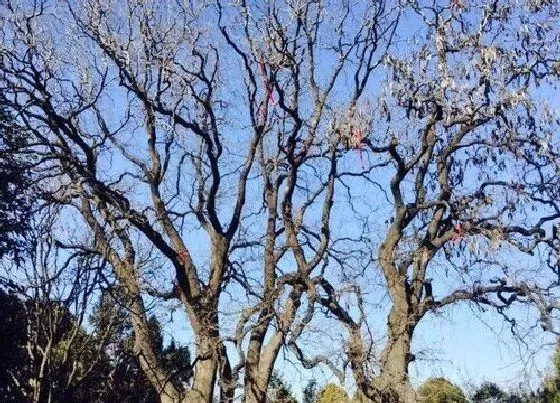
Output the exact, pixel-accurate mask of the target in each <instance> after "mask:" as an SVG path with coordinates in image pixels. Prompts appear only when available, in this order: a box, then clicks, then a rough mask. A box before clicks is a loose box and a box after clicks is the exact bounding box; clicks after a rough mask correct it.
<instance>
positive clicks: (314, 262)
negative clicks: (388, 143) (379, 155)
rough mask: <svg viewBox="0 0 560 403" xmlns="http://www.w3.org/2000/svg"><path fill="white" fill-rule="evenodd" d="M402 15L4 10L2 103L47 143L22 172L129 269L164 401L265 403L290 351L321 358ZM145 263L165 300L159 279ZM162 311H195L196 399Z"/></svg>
mask: <svg viewBox="0 0 560 403" xmlns="http://www.w3.org/2000/svg"><path fill="white" fill-rule="evenodd" d="M399 14H400V8H398V7H395V8H391V7H388V6H387V5H386V4H385V3H384V2H381V1H376V2H368V3H366V4H362V3H361V2H355V3H353V2H346V1H345V2H342V3H340V4H339V3H338V2H333V3H329V2H322V1H309V2H301V1H282V2H273V1H272V2H262V3H261V2H257V3H255V4H251V5H249V4H247V3H246V2H239V3H236V2H232V3H229V2H228V3H226V2H221V1H214V2H202V1H201V2H192V3H186V2H185V3H182V2H173V3H171V2H168V3H165V4H162V3H160V2H157V1H148V2H145V1H136V0H134V1H133V0H131V1H127V2H111V1H102V0H88V1H78V2H68V3H67V4H55V5H51V4H48V3H47V2H46V1H44V2H37V3H35V4H34V5H33V6H31V7H29V6H27V5H26V4H25V3H23V4H18V3H17V2H7V4H6V6H4V8H3V9H2V15H4V16H5V18H3V20H2V37H3V40H4V41H3V42H4V44H3V45H2V48H1V70H2V73H1V74H2V76H1V78H0V82H1V84H0V85H1V87H0V88H1V91H2V93H3V94H4V96H5V98H6V104H7V105H8V107H9V109H10V110H11V111H13V112H14V113H15V114H16V118H17V120H18V122H20V124H21V125H22V126H24V127H25V128H26V129H28V130H29V131H30V133H31V137H32V141H30V142H29V144H27V146H26V147H25V150H22V152H26V153H31V154H34V155H36V156H37V158H38V160H39V163H38V164H37V169H38V170H40V171H41V172H43V174H44V175H45V177H46V178H49V182H48V183H49V186H50V187H51V189H49V190H50V192H49V194H51V195H52V196H51V197H50V198H49V201H50V202H52V203H57V204H62V205H65V206H67V209H72V208H74V209H75V210H74V211H77V212H78V213H79V214H80V215H81V217H82V218H83V222H84V223H85V224H86V225H87V227H89V230H90V231H91V232H92V233H93V236H94V237H95V247H96V250H97V251H98V252H99V253H100V254H101V255H102V256H103V257H104V258H105V259H106V260H107V261H108V262H109V263H110V265H111V266H112V268H113V270H114V272H115V274H116V276H117V278H118V281H119V282H120V285H121V287H122V288H123V289H124V290H125V294H126V298H127V301H131V302H130V314H131V317H132V322H133V325H134V331H135V352H136V354H137V356H138V357H139V360H140V363H141V366H142V369H143V370H144V372H145V374H146V376H147V377H148V379H149V380H150V382H151V383H152V384H153V385H154V387H155V388H156V389H157V390H158V393H159V394H160V396H161V399H162V401H164V402H167V401H169V402H176V401H189V402H194V401H201V402H209V401H210V400H211V399H212V395H213V390H214V385H215V383H216V380H217V379H219V385H220V393H221V399H222V401H224V402H226V401H228V402H229V401H232V400H233V399H234V398H235V393H236V389H237V388H238V383H239V381H240V380H241V379H243V383H244V390H245V398H246V401H247V402H263V401H265V399H266V389H267V387H268V383H269V382H270V379H271V375H272V371H273V368H274V364H275V361H276V358H277V356H278V353H279V351H280V349H281V347H282V346H284V345H289V346H290V347H291V348H292V351H294V352H295V354H296V355H298V356H300V355H301V351H300V350H299V348H298V347H297V345H296V343H295V340H297V338H298V336H299V335H301V334H302V332H303V331H304V328H305V326H306V325H307V324H308V323H309V321H310V320H311V317H312V316H313V313H314V311H315V306H316V296H314V293H315V286H314V284H315V283H317V282H318V281H319V279H321V277H322V276H321V271H322V270H324V267H325V264H326V258H327V256H328V255H329V253H328V251H329V249H330V247H331V246H332V245H333V244H334V243H335V242H336V239H333V237H332V235H331V228H330V226H331V225H330V223H331V213H332V209H333V205H334V194H335V183H336V182H337V180H341V178H343V177H344V176H354V175H359V174H360V173H359V171H361V170H360V169H359V167H360V165H361V166H362V167H364V164H365V160H364V158H365V156H364V154H365V150H363V149H362V148H363V147H364V145H365V144H366V143H367V142H366V135H367V132H368V130H370V120H369V118H368V114H369V113H370V111H369V104H368V103H367V102H366V100H365V99H364V93H365V92H364V91H365V89H366V86H367V83H368V82H369V80H370V77H371V75H372V72H374V71H375V69H376V68H377V67H379V66H380V65H381V61H382V60H384V58H385V55H386V53H387V51H388V49H389V45H390V43H391V40H392V38H393V35H394V33H395V30H396V27H397V22H398V18H399ZM62 27H64V28H62ZM237 66H239V67H237ZM348 82H349V83H350V84H348ZM139 139H143V140H142V141H141V142H140V141H138V140H139ZM357 155H359V159H360V161H361V162H357V161H356V158H355V157H356V156H357ZM346 156H348V158H346ZM340 160H351V161H353V163H352V164H351V165H350V167H349V168H348V167H343V168H341V167H339V161H340ZM364 169H365V167H364ZM356 171H358V173H356ZM370 171H371V169H370ZM261 195H262V197H261ZM255 196H257V197H255ZM144 248H145V249H146V250H148V253H153V255H155V256H158V257H159V258H161V259H163V260H164V261H165V262H166V265H165V266H166V267H164V268H162V270H161V271H160V274H161V275H162V276H164V277H163V278H164V280H161V279H158V280H159V281H150V278H149V276H147V275H146V273H145V271H144V269H143V266H142V264H140V262H141V261H142V260H143V259H145V255H146V254H147V253H144ZM168 269H172V273H170V272H169V270H168ZM161 286H163V287H165V288H163V289H162V288H161ZM309 292H311V296H312V297H311V298H308V294H307V293H309ZM148 294H150V295H151V298H156V299H163V300H165V299H174V298H176V299H179V300H180V301H181V303H182V304H183V306H184V308H185V310H186V313H187V317H188V320H189V323H190V327H191V329H192V332H193V334H194V336H195V338H196V357H195V363H194V379H193V382H192V385H191V387H190V388H189V390H181V389H180V388H177V387H176V385H174V384H173V383H172V382H170V381H169V379H170V378H169V374H167V373H166V371H165V369H164V368H163V367H162V365H161V363H160V362H159V360H158V357H157V354H156V353H155V352H154V351H153V348H152V347H151V346H152V345H153V343H152V342H151V340H150V337H151V336H150V332H149V328H148V320H147V316H146V309H145V304H144V298H145V297H146V295H148ZM302 305H303V307H305V309H303V307H302ZM232 307H239V310H238V312H237V314H236V315H233V316H234V317H236V319H235V320H234V322H233V326H231V323H226V319H227V318H228V317H231V316H232V315H231V314H232V313H236V312H235V310H232V309H231V308H232ZM232 311H233V312H232ZM226 314H227V315H226ZM288 335H289V340H288ZM227 343H231V344H232V345H233V347H234V349H228V347H227ZM232 351H236V352H237V357H235V358H233V356H232V354H231V353H232ZM305 365H306V366H310V365H312V363H306V364H305Z"/></svg>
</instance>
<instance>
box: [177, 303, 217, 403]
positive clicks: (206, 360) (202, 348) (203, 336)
mask: <svg viewBox="0 0 560 403" xmlns="http://www.w3.org/2000/svg"><path fill="white" fill-rule="evenodd" d="M188 312H189V316H190V318H191V324H192V326H193V331H194V333H195V337H196V357H195V363H194V377H193V384H192V388H191V389H190V390H189V391H188V393H187V396H186V399H185V400H183V401H184V402H189V403H190V402H192V403H211V402H212V398H213V395H214V386H215V384H216V379H217V373H218V367H219V363H220V348H221V346H222V343H221V341H220V335H219V323H218V310H217V301H212V302H207V303H206V304H200V305H199V306H198V307H197V308H196V309H188Z"/></svg>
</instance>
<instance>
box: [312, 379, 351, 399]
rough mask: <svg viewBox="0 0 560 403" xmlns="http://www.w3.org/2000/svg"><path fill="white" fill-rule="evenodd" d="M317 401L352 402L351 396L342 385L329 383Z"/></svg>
mask: <svg viewBox="0 0 560 403" xmlns="http://www.w3.org/2000/svg"><path fill="white" fill-rule="evenodd" d="M317 403H350V398H349V397H348V393H346V391H345V390H344V389H342V388H341V387H340V386H338V385H335V384H334V383H329V384H327V385H326V386H325V387H324V388H323V389H322V390H321V392H320V393H319V396H318V398H317Z"/></svg>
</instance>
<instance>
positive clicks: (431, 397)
mask: <svg viewBox="0 0 560 403" xmlns="http://www.w3.org/2000/svg"><path fill="white" fill-rule="evenodd" d="M418 395H419V397H420V399H421V401H422V402H425V403H466V402H467V399H466V398H465V395H464V394H463V391H462V390H461V389H460V388H459V387H458V386H456V385H454V384H453V383H451V382H449V381H448V380H447V379H445V378H430V379H428V380H427V381H426V382H424V384H423V385H422V386H421V387H420V389H419V390H418Z"/></svg>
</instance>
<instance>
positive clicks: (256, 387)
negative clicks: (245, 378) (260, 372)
mask: <svg viewBox="0 0 560 403" xmlns="http://www.w3.org/2000/svg"><path fill="white" fill-rule="evenodd" d="M245 403H266V387H263V385H262V382H258V381H257V380H253V381H250V382H245Z"/></svg>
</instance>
